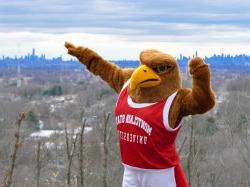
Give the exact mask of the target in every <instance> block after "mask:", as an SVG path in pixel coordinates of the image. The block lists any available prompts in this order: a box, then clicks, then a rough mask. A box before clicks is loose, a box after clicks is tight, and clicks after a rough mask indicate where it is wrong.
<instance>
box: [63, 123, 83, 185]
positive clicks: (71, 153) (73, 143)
mask: <svg viewBox="0 0 250 187" xmlns="http://www.w3.org/2000/svg"><path fill="white" fill-rule="evenodd" d="M64 132H65V141H66V153H67V160H68V166H67V185H69V186H70V185H71V167H72V161H73V157H74V153H75V150H76V142H77V138H78V135H79V133H76V134H75V133H74V131H73V132H72V133H71V138H70V139H71V145H70V141H69V134H68V130H67V127H66V126H65V129H64ZM74 136H75V137H74Z"/></svg>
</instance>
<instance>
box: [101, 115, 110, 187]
mask: <svg viewBox="0 0 250 187" xmlns="http://www.w3.org/2000/svg"><path fill="white" fill-rule="evenodd" d="M109 117H110V113H108V114H107V115H106V114H104V124H103V128H104V130H103V152H104V154H103V176H102V185H103V187H107V185H108V184H107V173H108V167H107V166H108V145H107V125H108V121H109Z"/></svg>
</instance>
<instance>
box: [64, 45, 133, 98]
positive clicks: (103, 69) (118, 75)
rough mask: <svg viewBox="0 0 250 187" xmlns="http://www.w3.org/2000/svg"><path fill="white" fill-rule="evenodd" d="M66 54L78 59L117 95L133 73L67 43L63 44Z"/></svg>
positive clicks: (94, 53)
mask: <svg viewBox="0 0 250 187" xmlns="http://www.w3.org/2000/svg"><path fill="white" fill-rule="evenodd" d="M65 47H66V48H67V49H68V53H69V54H70V55H72V56H75V57H76V58H78V60H79V61H80V62H81V63H82V64H84V65H85V66H86V68H87V69H88V70H89V71H90V72H92V73H93V74H94V75H99V76H100V77H101V78H102V79H103V80H104V81H106V82H107V83H108V84H109V86H110V87H111V88H113V89H114V90H115V91H116V92H117V93H119V92H120V90H121V88H122V86H123V84H124V83H125V82H126V80H128V79H129V78H130V76H131V74H132V73H133V69H129V68H128V69H122V68H119V67H118V66H117V65H115V64H112V63H110V62H108V61H106V60H104V59H103V58H102V57H101V56H99V55H98V54H97V53H96V52H94V51H92V50H91V49H88V48H85V47H75V46H74V45H73V44H70V43H68V42H66V43H65Z"/></svg>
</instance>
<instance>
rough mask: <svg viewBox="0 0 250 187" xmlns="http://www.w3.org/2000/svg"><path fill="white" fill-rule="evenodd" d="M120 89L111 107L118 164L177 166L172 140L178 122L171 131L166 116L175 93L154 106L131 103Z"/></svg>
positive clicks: (153, 104) (151, 104)
mask: <svg viewBox="0 0 250 187" xmlns="http://www.w3.org/2000/svg"><path fill="white" fill-rule="evenodd" d="M128 84H129V81H128V82H127V83H126V84H125V86H124V88H123V89H122V91H121V93H120V95H119V97H118V100H117V103H116V108H115V116H116V123H117V130H118V137H119V142H120V153H121V159H122V162H123V163H124V164H125V165H129V166H132V167H136V168H141V169H165V168H170V167H174V166H176V165H178V164H179V157H178V155H177V153H176V146H175V139H176V136H177V133H178V131H179V129H180V127H181V122H180V123H178V124H177V125H176V127H175V128H174V129H172V128H171V127H170V126H169V123H168V116H169V110H170V107H171V104H172V102H173V100H174V98H175V95H176V92H175V93H174V94H172V95H171V96H169V97H168V98H167V99H164V100H162V101H159V102H157V103H134V102H133V101H132V99H131V98H130V97H129V95H128Z"/></svg>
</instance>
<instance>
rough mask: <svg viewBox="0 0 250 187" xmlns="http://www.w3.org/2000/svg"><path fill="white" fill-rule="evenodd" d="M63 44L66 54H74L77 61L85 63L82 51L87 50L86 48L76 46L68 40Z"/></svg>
mask: <svg viewBox="0 0 250 187" xmlns="http://www.w3.org/2000/svg"><path fill="white" fill-rule="evenodd" d="M64 46H65V47H66V48H67V49H68V54H70V55H72V56H75V57H76V58H78V60H79V61H81V62H82V63H83V64H85V63H84V59H83V55H84V52H85V51H87V50H88V48H86V47H76V46H74V45H73V44H71V43H69V42H65V44H64Z"/></svg>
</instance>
